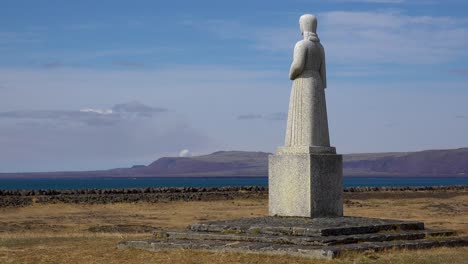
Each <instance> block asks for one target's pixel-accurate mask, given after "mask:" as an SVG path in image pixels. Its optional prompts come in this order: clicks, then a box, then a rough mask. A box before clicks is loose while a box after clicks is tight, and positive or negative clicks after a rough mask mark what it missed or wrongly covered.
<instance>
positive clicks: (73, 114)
mask: <svg viewBox="0 0 468 264" xmlns="http://www.w3.org/2000/svg"><path fill="white" fill-rule="evenodd" d="M163 112H167V109H165V108H159V107H150V106H147V105H144V104H142V103H139V102H130V103H123V104H117V105H115V106H114V107H112V109H93V108H83V109H80V110H77V111H70V110H19V111H7V112H0V122H1V120H2V119H11V120H19V119H21V120H22V123H23V124H24V123H25V122H26V121H30V122H31V123H34V122H35V121H43V120H46V121H47V120H48V121H51V122H53V121H56V122H57V124H61V125H63V123H74V124H85V125H89V126H102V125H113V124H116V123H119V122H124V121H128V120H132V119H135V118H151V117H154V116H155V115H156V114H158V113H163ZM11 120H10V121H11Z"/></svg>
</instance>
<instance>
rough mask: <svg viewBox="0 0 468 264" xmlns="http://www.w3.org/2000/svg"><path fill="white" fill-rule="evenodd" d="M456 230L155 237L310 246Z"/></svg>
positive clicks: (168, 233)
mask: <svg viewBox="0 0 468 264" xmlns="http://www.w3.org/2000/svg"><path fill="white" fill-rule="evenodd" d="M454 234H455V232H453V231H448V230H422V231H420V230H416V231H408V232H404V231H402V232H396V233H371V234H356V235H343V236H290V235H266V234H253V233H244V234H242V233H233V234H230V233H222V232H221V233H216V232H193V231H156V232H155V233H154V236H155V238H159V239H175V240H225V241H244V242H260V243H275V244H294V245H309V246H324V245H342V244H352V243H361V242H382V241H393V240H416V239H424V238H430V237H434V236H451V235H454Z"/></svg>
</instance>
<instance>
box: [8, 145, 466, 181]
mask: <svg viewBox="0 0 468 264" xmlns="http://www.w3.org/2000/svg"><path fill="white" fill-rule="evenodd" d="M270 154H271V153H267V152H249V151H217V152H213V153H211V154H206V155H200V156H193V157H162V158H160V159H158V160H156V161H154V162H152V163H150V164H149V165H135V166H132V167H130V168H115V169H109V170H93V171H62V172H28V173H0V178H96V177H135V178H138V177H265V176H267V175H268V155H270ZM343 171H344V175H345V176H347V177H369V176H375V177H408V176H411V177H468V148H458V149H445V150H423V151H417V152H387V153H358V154H345V155H343Z"/></svg>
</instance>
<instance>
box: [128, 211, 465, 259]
mask: <svg viewBox="0 0 468 264" xmlns="http://www.w3.org/2000/svg"><path fill="white" fill-rule="evenodd" d="M454 234H455V233H454V232H453V231H448V230H424V224H423V223H421V222H409V221H400V220H390V219H373V218H361V217H335V218H305V217H259V218H244V219H237V220H227V221H210V222H204V223H198V224H193V225H191V226H189V228H188V230H185V231H156V232H155V233H154V239H150V240H144V241H122V242H121V243H119V248H121V249H126V248H140V249H147V250H167V249H191V250H201V251H212V252H240V253H260V254H271V255H278V254H286V255H291V256H301V257H308V258H334V257H337V256H339V255H340V254H342V253H343V252H347V251H355V252H360V251H367V250H372V251H381V250H386V249H393V248H395V249H398V248H404V249H420V248H421V249H422V248H430V247H441V246H467V245H468V237H453V235H454ZM435 237H437V238H435Z"/></svg>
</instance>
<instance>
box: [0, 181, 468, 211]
mask: <svg viewBox="0 0 468 264" xmlns="http://www.w3.org/2000/svg"><path fill="white" fill-rule="evenodd" d="M428 191H429V192H430V191H436V192H451V191H463V192H465V191H468V185H463V186H427V187H350V188H345V189H344V192H345V197H346V195H347V194H349V195H351V193H380V192H428ZM267 197H268V188H267V187H262V186H244V187H219V188H215V187H213V188H205V187H202V188H194V187H180V188H175V187H174V188H167V187H165V188H141V189H82V190H0V207H22V206H28V205H31V204H33V203H75V204H107V203H136V202H149V203H156V202H168V201H210V200H232V199H266V198H267Z"/></svg>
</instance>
